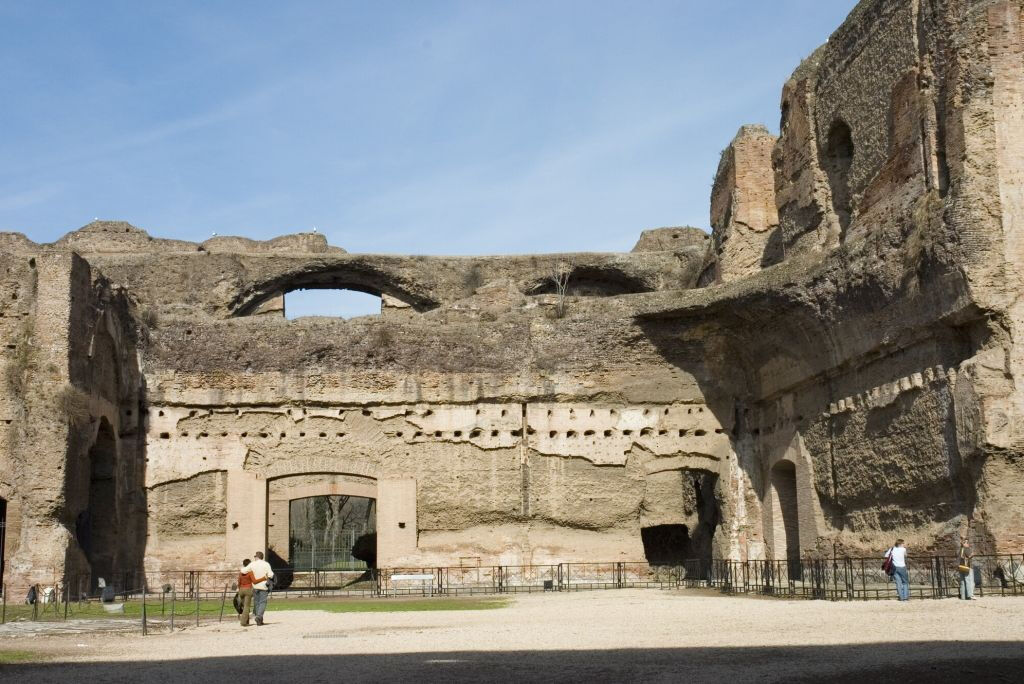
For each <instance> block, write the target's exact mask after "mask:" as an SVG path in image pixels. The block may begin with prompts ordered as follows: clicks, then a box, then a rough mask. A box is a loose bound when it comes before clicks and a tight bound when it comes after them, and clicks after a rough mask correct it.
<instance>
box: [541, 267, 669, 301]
mask: <svg viewBox="0 0 1024 684" xmlns="http://www.w3.org/2000/svg"><path fill="white" fill-rule="evenodd" d="M653 289H654V288H652V287H650V286H649V285H648V284H647V283H645V282H643V280H641V279H640V278H636V277H634V276H631V275H627V274H626V273H623V272H622V271H620V270H619V269H617V268H604V267H600V266H574V267H571V268H570V269H569V272H568V282H567V283H566V289H565V294H566V295H567V296H569V297H614V296H616V295H624V294H637V293H639V292H651V291H653ZM557 292H558V286H557V285H556V283H555V281H554V278H553V277H552V276H545V277H543V278H539V279H538V280H536V281H534V282H533V284H532V285H531V286H530V287H528V288H527V290H526V294H528V295H543V294H557Z"/></svg>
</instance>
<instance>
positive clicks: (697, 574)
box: [0, 554, 1024, 630]
mask: <svg viewBox="0 0 1024 684" xmlns="http://www.w3.org/2000/svg"><path fill="white" fill-rule="evenodd" d="M957 565H958V563H957V559H956V558H955V557H954V556H922V557H910V558H908V559H907V569H908V575H909V579H910V582H909V585H910V595H911V597H912V598H934V599H938V598H946V597H951V596H956V595H957V593H958V589H959V585H960V577H961V575H960V573H959V571H958V570H957ZM973 572H974V576H975V592H976V593H977V594H978V595H979V596H988V595H993V594H995V595H1002V596H1006V595H1013V596H1017V595H1024V554H1000V555H980V556H975V557H974V560H973ZM275 574H276V576H275V580H276V582H275V584H276V586H275V590H274V592H273V596H274V598H275V601H280V600H289V599H298V598H303V597H309V596H318V597H323V596H338V597H342V596H359V597H366V598H372V597H390V596H405V595H448V596H457V595H472V594H511V593H525V592H545V591H589V590H599V589H627V588H653V589H675V588H680V587H683V588H710V589H716V590H718V591H721V592H723V593H728V594H760V595H765V596H776V597H782V598H807V599H822V600H833V601H835V600H866V599H889V598H895V597H896V586H895V584H894V583H893V581H892V579H891V578H890V577H889V576H888V575H886V573H885V572H884V571H883V570H882V561H881V559H880V558H849V557H843V558H808V559H800V560H796V559H793V560H779V561H773V560H754V561H730V560H690V561H686V562H684V563H683V564H682V565H678V566H667V565H651V564H649V563H642V562H608V563H551V564H546V565H480V566H457V567H455V566H449V567H444V566H442V567H438V566H420V567H404V568H370V569H366V570H364V571H362V572H360V573H354V572H352V571H346V570H338V569H336V568H315V569H310V570H302V569H295V568H277V569H276V570H275ZM237 577H238V575H237V571H235V570H219V569H213V570H196V569H189V570H161V571H141V570H131V571H125V572H116V573H110V576H109V577H105V578H104V583H105V585H106V587H105V588H100V587H99V586H98V585H99V582H98V578H94V577H92V576H91V575H72V576H65V577H62V578H59V579H56V580H54V581H52V582H50V583H40V584H38V585H35V586H34V588H33V589H34V591H33V597H34V601H33V602H31V603H29V602H27V601H26V599H27V598H28V595H29V589H30V587H29V586H28V585H24V586H21V585H13V584H6V585H3V587H2V590H3V595H2V609H0V623H3V622H8V621H11V620H20V619H28V620H66V619H71V618H78V617H97V616H102V617H109V618H114V619H116V618H119V617H124V618H125V619H128V620H137V619H140V618H141V623H142V625H143V629H144V630H145V629H147V625H148V626H149V627H152V626H153V625H162V626H166V627H168V628H171V629H173V628H174V625H175V622H176V621H177V624H191V623H192V622H195V623H197V624H198V623H200V622H202V621H203V620H207V619H218V620H222V619H223V617H224V613H225V607H226V606H228V608H227V613H228V615H229V616H233V615H234V613H233V611H232V610H231V609H230V598H231V597H232V596H233V595H234V592H235V582H236V580H237Z"/></svg>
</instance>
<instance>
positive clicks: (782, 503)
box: [770, 460, 800, 575]
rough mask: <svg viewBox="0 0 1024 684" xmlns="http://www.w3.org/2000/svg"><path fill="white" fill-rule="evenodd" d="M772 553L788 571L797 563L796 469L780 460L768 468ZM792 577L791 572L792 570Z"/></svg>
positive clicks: (797, 508)
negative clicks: (788, 567)
mask: <svg viewBox="0 0 1024 684" xmlns="http://www.w3.org/2000/svg"><path fill="white" fill-rule="evenodd" d="M770 475H771V477H770V482H771V499H772V501H771V515H772V517H771V532H772V552H773V557H774V558H775V559H776V560H783V559H785V560H787V561H789V565H790V568H794V567H797V566H798V565H799V561H800V516H799V507H798V505H797V489H796V466H795V465H794V464H793V462H792V461H785V460H783V461H779V462H778V463H776V464H775V465H774V466H772V469H771V474H770ZM790 574H791V575H792V574H793V573H792V570H791V573H790Z"/></svg>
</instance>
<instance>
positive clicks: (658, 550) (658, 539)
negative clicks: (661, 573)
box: [640, 525, 690, 565]
mask: <svg viewBox="0 0 1024 684" xmlns="http://www.w3.org/2000/svg"><path fill="white" fill-rule="evenodd" d="M640 540H641V541H642V542H643V544H644V557H645V558H646V559H647V562H648V563H650V564H651V565H682V564H683V561H685V560H688V559H689V558H690V530H689V528H687V527H686V525H654V526H652V527H643V528H641V529H640Z"/></svg>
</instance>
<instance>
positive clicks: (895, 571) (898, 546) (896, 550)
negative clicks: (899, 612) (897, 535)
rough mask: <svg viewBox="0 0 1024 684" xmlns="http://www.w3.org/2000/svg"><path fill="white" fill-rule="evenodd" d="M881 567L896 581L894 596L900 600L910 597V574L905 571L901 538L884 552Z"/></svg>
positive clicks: (904, 556)
mask: <svg viewBox="0 0 1024 684" xmlns="http://www.w3.org/2000/svg"><path fill="white" fill-rule="evenodd" d="M883 558H885V563H883V564H882V567H883V568H884V569H885V571H886V572H887V573H888V574H889V575H890V576H891V577H892V578H893V580H895V581H896V596H897V597H898V598H899V600H900V601H906V600H908V599H909V598H910V574H909V573H908V572H907V549H906V548H905V547H904V546H903V540H902V539H897V540H896V543H895V544H893V546H892V548H890V549H889V550H888V551H886V552H885V556H883Z"/></svg>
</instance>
